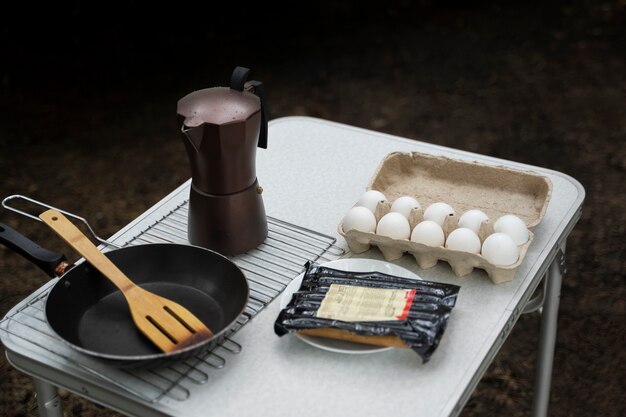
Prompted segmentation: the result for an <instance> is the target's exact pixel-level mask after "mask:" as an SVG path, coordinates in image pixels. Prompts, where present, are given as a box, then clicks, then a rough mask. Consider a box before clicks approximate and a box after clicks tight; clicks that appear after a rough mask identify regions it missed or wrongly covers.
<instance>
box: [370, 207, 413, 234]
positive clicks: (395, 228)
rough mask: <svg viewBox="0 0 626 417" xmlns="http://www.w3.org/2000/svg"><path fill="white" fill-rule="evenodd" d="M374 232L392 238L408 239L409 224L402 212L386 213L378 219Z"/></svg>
mask: <svg viewBox="0 0 626 417" xmlns="http://www.w3.org/2000/svg"><path fill="white" fill-rule="evenodd" d="M376 234H377V235H381V236H387V237H390V238H392V239H408V238H409V235H410V234H411V226H409V221H408V220H407V218H406V217H404V216H403V215H402V214H400V213H387V214H385V215H384V216H383V217H382V218H381V219H380V220H379V221H378V226H376Z"/></svg>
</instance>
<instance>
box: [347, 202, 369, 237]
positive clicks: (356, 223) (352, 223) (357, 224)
mask: <svg viewBox="0 0 626 417" xmlns="http://www.w3.org/2000/svg"><path fill="white" fill-rule="evenodd" d="M341 223H342V224H343V231H344V232H348V231H349V230H359V231H361V232H366V233H373V232H374V230H376V217H374V213H372V212H371V211H369V210H368V209H366V208H365V207H352V208H351V209H350V211H348V213H346V215H345V216H344V218H343V221H342V222H341Z"/></svg>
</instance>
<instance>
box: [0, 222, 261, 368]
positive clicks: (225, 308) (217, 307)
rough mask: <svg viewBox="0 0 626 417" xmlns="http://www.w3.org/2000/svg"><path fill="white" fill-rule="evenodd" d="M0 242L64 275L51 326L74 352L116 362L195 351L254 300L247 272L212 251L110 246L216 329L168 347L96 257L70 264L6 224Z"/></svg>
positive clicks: (49, 307) (151, 286) (119, 260)
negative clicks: (142, 327)
mask: <svg viewBox="0 0 626 417" xmlns="http://www.w3.org/2000/svg"><path fill="white" fill-rule="evenodd" d="M0 243H2V244H4V245H5V246H7V247H8V248H10V249H12V250H13V251H14V252H16V253H18V254H20V255H22V256H24V257H25V258H26V259H28V260H30V261H31V262H33V263H34V264H35V265H37V266H38V267H40V268H41V269H42V270H43V271H44V272H46V273H47V274H48V275H50V276H51V277H55V276H58V275H61V274H62V276H61V277H60V279H59V280H58V281H57V282H56V284H54V286H53V288H52V290H51V291H50V294H49V295H48V298H47V300H46V307H45V314H46V318H47V320H48V324H49V325H50V327H51V328H52V330H53V331H54V332H55V333H56V334H57V335H58V336H59V337H60V338H61V339H62V340H64V341H65V342H67V343H68V344H69V345H70V346H71V347H72V348H74V349H75V350H77V351H79V352H82V353H84V354H86V355H89V356H91V357H93V358H96V359H99V360H101V361H104V362H106V363H108V364H110V365H113V366H117V367H144V366H146V367H147V366H155V365H158V364H160V363H161V362H165V361H168V360H170V359H183V358H186V357H189V356H191V355H193V354H194V353H196V352H197V351H198V350H200V349H202V348H203V347H206V345H207V344H208V343H210V342H211V341H214V340H215V339H216V338H219V337H220V336H221V335H222V334H223V333H224V332H226V331H227V330H228V329H229V328H230V327H231V326H232V325H233V324H234V322H235V321H236V320H237V318H238V317H239V316H240V315H241V314H242V313H243V310H244V309H245V307H246V304H247V302H248V296H249V287H248V282H247V280H246V278H245V276H244V274H243V272H242V271H241V270H240V269H239V267H237V265H235V264H234V263H233V262H231V261H230V260H228V259H227V258H226V257H224V256H222V255H220V254H218V253H216V252H213V251H211V250H208V249H204V248H200V247H197V246H187V245H177V244H148V245H138V246H130V247H127V248H122V249H116V250H113V251H110V252H107V253H106V256H107V257H108V258H109V259H111V261H113V263H114V264H115V265H117V266H118V267H119V268H120V269H121V270H122V271H123V272H124V273H125V274H126V275H127V276H128V277H130V278H131V279H132V280H133V281H134V282H135V283H136V284H138V285H140V286H141V287H143V288H145V289H147V290H149V291H152V292H154V293H156V294H158V295H160V296H163V297H166V298H169V299H171V300H173V301H175V302H177V303H180V304H181V305H183V306H185V307H186V308H188V309H189V310H190V311H191V312H192V313H193V314H194V315H196V316H197V317H198V318H199V319H200V320H202V321H203V322H204V323H205V324H206V325H207V326H208V327H209V328H210V329H211V330H212V331H213V333H214V336H213V337H212V338H210V339H207V340H203V341H201V342H199V343H197V344H195V345H193V346H189V347H187V348H185V349H182V350H177V351H174V352H169V353H163V352H161V351H159V350H158V349H157V348H156V347H155V346H154V345H153V344H152V343H151V342H150V341H149V340H148V339H147V338H146V337H145V336H144V335H142V334H141V333H140V332H139V330H137V328H136V327H135V325H134V324H133V321H132V319H131V316H130V313H129V310H128V306H127V304H126V301H125V300H124V297H123V295H122V294H121V292H119V291H118V290H117V288H115V286H114V285H113V284H112V283H111V282H110V281H109V280H108V279H106V278H104V277H103V276H102V275H101V274H100V273H99V272H98V271H97V270H96V269H95V268H93V267H91V265H89V263H87V262H82V263H80V264H78V265H76V266H74V267H72V268H71V269H70V268H66V267H67V266H68V264H67V263H66V262H65V257H64V256H63V255H62V254H59V253H55V252H52V251H49V250H47V249H44V248H41V247H40V246H39V245H37V244H36V243H34V242H32V241H31V240H29V239H28V238H26V237H24V236H23V235H21V234H20V233H18V232H17V231H15V230H14V229H12V228H11V227H9V226H6V225H4V224H1V223H0ZM65 269H68V271H67V272H66V271H65Z"/></svg>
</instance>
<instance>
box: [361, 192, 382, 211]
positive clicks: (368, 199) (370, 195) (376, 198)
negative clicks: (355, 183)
mask: <svg viewBox="0 0 626 417" xmlns="http://www.w3.org/2000/svg"><path fill="white" fill-rule="evenodd" d="M381 201H387V197H385V194H383V193H381V192H380V191H376V190H369V191H366V192H365V193H363V195H362V196H361V198H359V201H357V202H356V205H357V206H360V207H366V208H367V209H368V210H369V211H371V212H372V213H376V206H377V205H378V203H379V202H381Z"/></svg>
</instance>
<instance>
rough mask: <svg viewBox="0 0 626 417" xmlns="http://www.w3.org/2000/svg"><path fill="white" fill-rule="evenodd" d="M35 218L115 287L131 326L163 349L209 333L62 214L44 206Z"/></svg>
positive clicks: (175, 347) (191, 342) (178, 346)
mask: <svg viewBox="0 0 626 417" xmlns="http://www.w3.org/2000/svg"><path fill="white" fill-rule="evenodd" d="M39 218H41V220H43V221H44V223H46V224H47V225H48V226H50V228H51V229H52V230H54V231H55V232H56V233H57V234H58V235H59V236H61V237H62V238H63V239H64V240H65V241H66V242H67V243H68V244H69V245H70V246H72V247H73V248H74V249H75V250H76V251H77V252H78V253H79V254H81V255H82V256H83V257H84V258H85V259H86V260H87V261H88V262H89V263H90V264H91V265H93V266H94V267H95V268H96V269H97V270H98V271H100V272H101V273H102V275H104V276H105V277H107V278H108V279H109V280H110V281H111V282H112V283H113V284H115V286H116V287H117V288H119V290H120V291H121V292H122V294H124V297H125V298H126V302H127V303H128V308H129V309H130V314H131V316H132V318H133V321H134V322H135V326H137V328H138V329H139V330H140V331H141V333H143V334H144V335H145V336H146V337H147V338H148V339H150V341H152V343H154V344H155V345H156V346H157V347H158V348H159V349H161V350H162V351H163V352H172V351H175V350H179V349H183V348H185V347H187V346H192V345H195V344H196V343H199V342H201V341H202V340H206V339H208V338H211V337H213V332H212V331H211V330H209V328H208V327H206V326H205V325H204V323H202V321H200V320H199V319H198V318H197V317H196V316H194V315H193V314H192V313H191V312H190V311H189V310H187V309H186V308H185V307H183V306H181V305H180V304H177V303H175V302H173V301H172V300H169V299H167V298H164V297H160V296H158V295H156V294H154V293H151V292H150V291H146V290H144V289H143V288H141V287H139V286H138V285H136V284H135V283H134V282H132V281H131V280H130V279H129V278H128V277H127V276H126V275H125V274H124V273H123V272H122V271H121V270H120V269H119V268H118V267H117V266H115V264H114V263H113V262H111V261H110V260H109V258H107V257H106V256H105V255H104V254H103V253H102V252H100V250H98V248H97V247H96V246H95V245H94V244H93V243H91V241H90V240H89V239H88V238H87V237H86V236H85V235H84V234H83V233H82V232H81V231H80V230H79V229H78V228H77V227H76V226H74V224H72V223H71V222H70V221H69V220H68V219H67V218H66V217H65V216H64V215H63V214H61V213H59V212H58V211H56V210H48V211H46V212H44V213H42V214H41V215H40V216H39Z"/></svg>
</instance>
